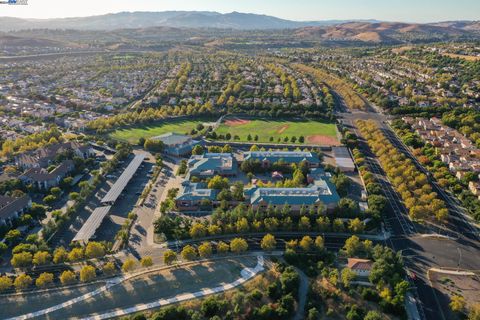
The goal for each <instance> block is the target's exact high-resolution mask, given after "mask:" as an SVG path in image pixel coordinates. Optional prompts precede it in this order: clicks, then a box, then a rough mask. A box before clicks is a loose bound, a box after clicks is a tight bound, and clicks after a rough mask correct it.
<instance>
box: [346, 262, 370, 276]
mask: <svg viewBox="0 0 480 320" xmlns="http://www.w3.org/2000/svg"><path fill="white" fill-rule="evenodd" d="M372 266H373V262H372V260H369V259H358V258H348V262H347V268H349V269H350V270H352V271H353V272H354V273H355V274H356V275H357V276H359V277H368V276H369V275H370V271H371V270H372Z"/></svg>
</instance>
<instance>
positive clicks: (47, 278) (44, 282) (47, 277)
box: [35, 272, 53, 288]
mask: <svg viewBox="0 0 480 320" xmlns="http://www.w3.org/2000/svg"><path fill="white" fill-rule="evenodd" d="M52 283H53V274H52V273H49V272H43V273H41V274H40V275H39V276H38V278H37V280H35V285H36V286H37V287H39V288H45V287H48V286H49V285H51V284H52Z"/></svg>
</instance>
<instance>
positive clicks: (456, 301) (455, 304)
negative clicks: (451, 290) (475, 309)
mask: <svg viewBox="0 0 480 320" xmlns="http://www.w3.org/2000/svg"><path fill="white" fill-rule="evenodd" d="M450 300H451V301H450V304H449V306H450V309H452V311H453V312H463V311H464V310H465V306H466V302H465V298H464V297H462V296H459V295H454V296H452V297H451V298H450Z"/></svg>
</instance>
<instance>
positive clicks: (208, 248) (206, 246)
mask: <svg viewBox="0 0 480 320" xmlns="http://www.w3.org/2000/svg"><path fill="white" fill-rule="evenodd" d="M212 251H213V250H212V245H211V244H210V243H209V242H204V243H202V244H201V245H199V246H198V254H199V255H200V257H201V258H204V259H205V258H209V257H210V256H211V255H212Z"/></svg>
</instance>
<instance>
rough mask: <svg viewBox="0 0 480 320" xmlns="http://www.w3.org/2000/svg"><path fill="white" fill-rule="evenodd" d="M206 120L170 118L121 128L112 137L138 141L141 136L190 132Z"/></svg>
mask: <svg viewBox="0 0 480 320" xmlns="http://www.w3.org/2000/svg"><path fill="white" fill-rule="evenodd" d="M205 122H206V121H205V120H190V119H189V120H168V121H165V122H160V123H157V124H154V125H146V126H139V127H135V128H127V129H120V130H116V131H114V132H112V133H111V134H110V137H112V138H113V139H117V140H122V141H128V142H130V143H137V142H138V139H140V138H141V137H143V138H145V139H148V138H151V137H155V136H158V135H161V134H164V133H167V132H176V133H180V134H185V133H189V132H190V131H191V130H192V129H195V127H196V126H197V124H199V123H205Z"/></svg>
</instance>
